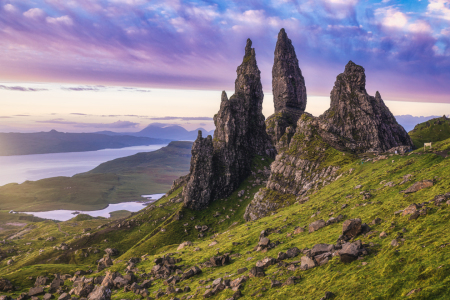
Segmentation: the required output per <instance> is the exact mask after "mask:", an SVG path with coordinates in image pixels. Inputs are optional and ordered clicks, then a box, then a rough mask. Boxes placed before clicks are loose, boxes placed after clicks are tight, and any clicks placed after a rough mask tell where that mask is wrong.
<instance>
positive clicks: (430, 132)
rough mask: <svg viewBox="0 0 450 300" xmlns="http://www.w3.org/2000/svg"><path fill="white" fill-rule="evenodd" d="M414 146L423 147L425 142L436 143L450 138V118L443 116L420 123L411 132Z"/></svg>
mask: <svg viewBox="0 0 450 300" xmlns="http://www.w3.org/2000/svg"><path fill="white" fill-rule="evenodd" d="M409 136H410V137H411V139H412V141H413V143H414V146H415V147H416V148H423V144H424V143H430V142H432V143H435V142H439V141H443V140H446V139H448V138H450V119H449V118H447V117H445V116H443V117H441V118H435V119H431V120H429V121H426V122H424V123H420V124H418V125H416V126H415V127H414V129H413V130H412V131H410V132H409Z"/></svg>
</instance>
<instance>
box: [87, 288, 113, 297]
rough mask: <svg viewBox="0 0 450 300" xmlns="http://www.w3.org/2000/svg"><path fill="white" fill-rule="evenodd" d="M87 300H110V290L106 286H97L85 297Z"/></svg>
mask: <svg viewBox="0 0 450 300" xmlns="http://www.w3.org/2000/svg"><path fill="white" fill-rule="evenodd" d="M87 299H88V300H110V299H111V289H109V288H108V287H106V286H102V285H98V286H96V287H95V288H94V290H93V291H92V292H91V293H90V294H89V296H88V297H87Z"/></svg>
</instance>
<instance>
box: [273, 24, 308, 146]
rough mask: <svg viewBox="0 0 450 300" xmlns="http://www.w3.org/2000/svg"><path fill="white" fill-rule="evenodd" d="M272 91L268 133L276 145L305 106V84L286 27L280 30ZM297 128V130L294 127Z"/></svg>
mask: <svg viewBox="0 0 450 300" xmlns="http://www.w3.org/2000/svg"><path fill="white" fill-rule="evenodd" d="M272 91H273V101H274V105H275V113H274V114H273V115H272V116H270V117H269V118H267V121H266V127H267V133H268V134H269V135H270V137H271V138H272V142H273V144H274V145H276V144H277V143H278V141H279V140H280V139H281V137H282V136H283V135H284V134H285V133H286V129H287V128H288V127H292V128H293V129H295V127H296V124H297V120H298V119H299V118H300V116H301V115H302V114H303V112H304V111H305V108H306V86H305V79H304V78H303V76H302V71H301V70H300V67H299V66H298V59H297V55H296V54H295V49H294V46H292V42H291V40H290V39H289V38H288V37H287V34H286V31H285V30H284V28H283V29H281V30H280V32H279V33H278V40H277V45H276V47H275V59H274V64H273V68H272ZM292 131H295V130H292Z"/></svg>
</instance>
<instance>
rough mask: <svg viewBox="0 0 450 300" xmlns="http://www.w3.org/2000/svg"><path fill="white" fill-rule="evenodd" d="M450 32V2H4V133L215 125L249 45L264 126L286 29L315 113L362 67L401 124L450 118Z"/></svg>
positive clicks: (0, 13)
mask: <svg viewBox="0 0 450 300" xmlns="http://www.w3.org/2000/svg"><path fill="white" fill-rule="evenodd" d="M449 25H450V0H428V1H427V0H421V1H395V0H380V1H373V0H359V1H358V0H304V1H294V0H263V1H256V0H254V1H253V0H252V1H231V0H227V1H209V0H205V1H198V0H191V1H178V0H164V1H160V0H152V1H147V0H77V1H75V0H0V66H1V68H0V131H22V132H30V131H38V130H50V129H57V130H61V131H72V132H76V131H83V132H91V131H100V130H114V131H138V130H140V129H142V128H143V127H145V126H146V125H147V124H149V123H152V122H162V123H167V124H179V125H182V126H184V127H186V128H188V129H195V128H197V127H204V128H206V129H208V130H209V129H212V128H213V123H212V119H211V117H212V116H213V115H214V114H215V113H216V112H217V111H218V109H219V104H220V91H221V90H226V91H227V92H228V95H229V96H230V95H231V94H232V92H233V86H234V80H235V78H236V67H237V66H238V65H239V64H240V63H241V61H242V57H243V54H244V47H245V41H246V39H247V38H251V39H252V41H253V47H254V48H255V50H256V59H257V62H258V66H259V68H260V70H261V76H262V84H263V89H264V92H265V102H264V106H263V107H264V110H263V112H264V114H265V115H266V117H267V116H268V115H270V114H271V113H272V112H273V102H272V95H271V68H272V64H273V53H274V50H275V43H276V37H277V34H278V32H279V30H280V29H281V28H285V29H286V32H287V34H288V36H289V38H290V39H291V40H292V43H293V45H294V47H295V50H296V53H297V57H298V59H299V65H300V68H301V70H302V73H303V75H304V77H305V82H306V88H307V92H308V104H307V111H309V112H311V113H313V114H315V115H319V114H320V113H322V112H323V111H324V110H326V109H327V108H328V106H329V93H330V91H331V89H332V87H333V84H334V81H335V78H336V76H337V75H338V74H339V73H341V72H343V70H344V66H345V64H346V63H347V62H348V61H349V60H352V61H354V62H355V63H357V64H359V65H362V66H363V67H364V68H365V70H366V76H367V90H368V92H369V94H372V95H374V94H375V92H376V91H377V90H378V91H380V93H381V96H382V98H383V99H384V100H385V102H386V104H387V105H388V107H389V108H390V109H391V110H392V112H393V113H394V114H395V115H406V114H411V115H413V116H427V115H443V114H450V96H449V95H450V84H448V83H449V82H450V47H449V46H450V26H449Z"/></svg>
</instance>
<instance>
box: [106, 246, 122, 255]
mask: <svg viewBox="0 0 450 300" xmlns="http://www.w3.org/2000/svg"><path fill="white" fill-rule="evenodd" d="M105 253H106V254H108V255H110V256H117V255H119V250H117V249H115V248H106V249H105Z"/></svg>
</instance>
